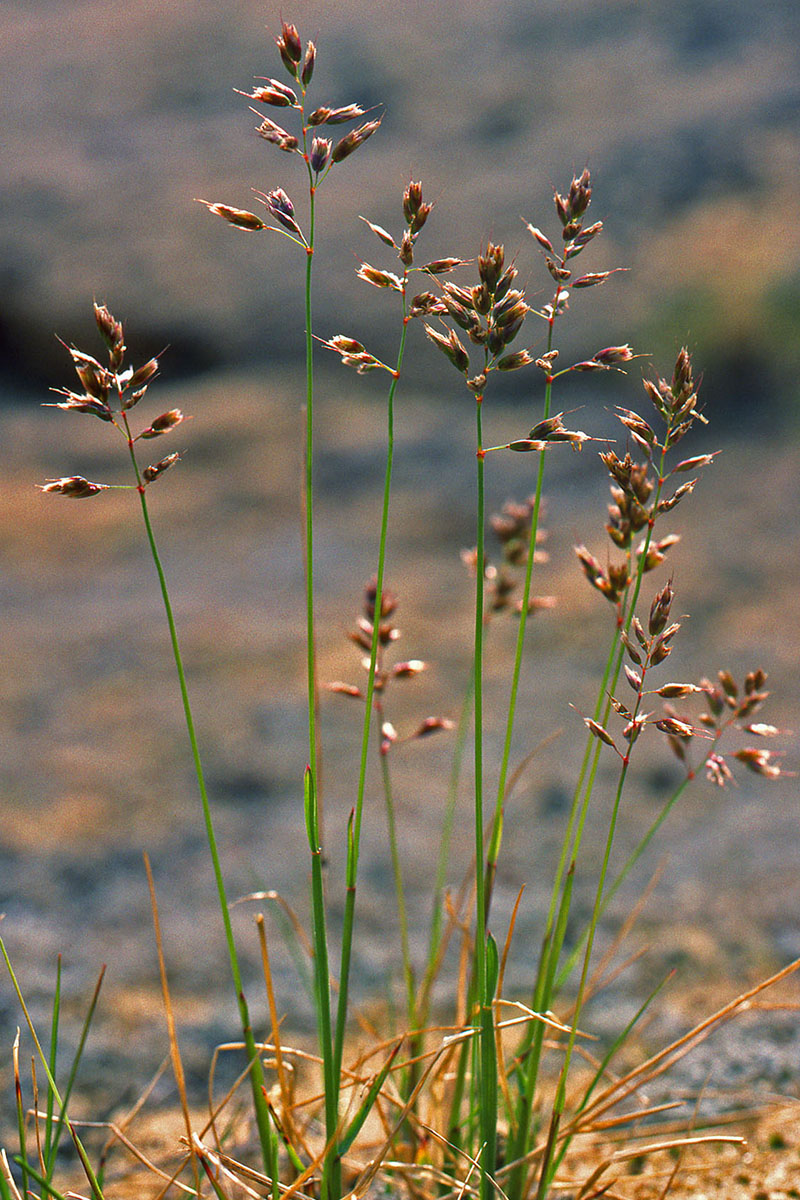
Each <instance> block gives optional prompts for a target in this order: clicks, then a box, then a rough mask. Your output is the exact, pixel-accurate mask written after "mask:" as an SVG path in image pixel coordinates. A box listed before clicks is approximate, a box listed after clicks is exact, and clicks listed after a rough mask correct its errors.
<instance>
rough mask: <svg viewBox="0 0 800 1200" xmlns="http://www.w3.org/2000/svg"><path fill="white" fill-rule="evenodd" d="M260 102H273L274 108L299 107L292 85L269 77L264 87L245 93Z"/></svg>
mask: <svg viewBox="0 0 800 1200" xmlns="http://www.w3.org/2000/svg"><path fill="white" fill-rule="evenodd" d="M245 94H246V95H248V96H249V97H250V99H251V100H258V101H259V103H260V104H271V105H272V107H273V108H297V106H298V105H297V96H296V95H295V93H294V92H293V91H292V89H291V88H290V87H287V86H286V84H285V83H281V82H280V81H279V80H278V79H268V80H267V81H266V84H265V85H264V86H262V87H257V88H253V90H252V92H247V93H245Z"/></svg>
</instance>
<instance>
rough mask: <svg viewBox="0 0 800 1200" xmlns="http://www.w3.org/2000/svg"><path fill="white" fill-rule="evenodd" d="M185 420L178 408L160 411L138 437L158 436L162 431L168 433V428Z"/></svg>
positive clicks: (172, 427)
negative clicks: (158, 415)
mask: <svg viewBox="0 0 800 1200" xmlns="http://www.w3.org/2000/svg"><path fill="white" fill-rule="evenodd" d="M185 420H186V418H185V417H184V415H183V413H182V412H181V410H180V409H179V408H171V409H170V410H169V412H165V413H162V414H161V416H160V417H156V419H155V421H153V423H152V425H149V426H148V427H147V429H143V430H142V432H141V433H140V434H139V437H140V438H154V437H160V436H161V434H162V433H169V431H170V429H174V428H175V426H176V425H180V424H181V422H182V421H185Z"/></svg>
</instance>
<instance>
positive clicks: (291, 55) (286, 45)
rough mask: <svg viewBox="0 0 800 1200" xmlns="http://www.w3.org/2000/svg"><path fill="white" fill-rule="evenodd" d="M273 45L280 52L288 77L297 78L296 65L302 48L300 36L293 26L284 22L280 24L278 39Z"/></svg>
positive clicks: (301, 53)
mask: <svg viewBox="0 0 800 1200" xmlns="http://www.w3.org/2000/svg"><path fill="white" fill-rule="evenodd" d="M275 44H276V46H277V47H278V50H279V51H280V55H281V58H282V60H283V65H284V66H285V67H286V70H287V71H288V72H289V74H290V75H292V76H294V78H295V79H296V78H297V64H298V63H299V62H300V59H301V58H302V57H303V46H302V43H301V41H300V34H299V33H298V32H297V29H296V27H295V26H294V25H288V24H287V23H286V22H285V21H284V22H282V24H281V33H280V37H277V38H276V39H275Z"/></svg>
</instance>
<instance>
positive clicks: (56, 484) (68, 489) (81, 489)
mask: <svg viewBox="0 0 800 1200" xmlns="http://www.w3.org/2000/svg"><path fill="white" fill-rule="evenodd" d="M108 486H109V485H108V484H107V483H90V482H89V480H88V479H84V478H83V476H82V475H67V476H65V477H64V478H63V479H48V480H47V482H46V483H40V484H39V485H38V487H39V490H40V491H42V492H57V493H58V494H59V495H61V496H68V497H69V498H70V500H83V499H85V497H87V496H96V495H97V493H98V492H104V491H107V490H108Z"/></svg>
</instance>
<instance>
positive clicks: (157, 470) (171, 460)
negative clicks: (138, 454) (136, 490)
mask: <svg viewBox="0 0 800 1200" xmlns="http://www.w3.org/2000/svg"><path fill="white" fill-rule="evenodd" d="M179 458H180V454H178V452H177V451H175V453H174V454H168V455H167V457H166V458H162V459H161V460H160V462H157V463H153V464H152V465H151V466H149V467H145V469H144V470H143V471H142V477H143V479H144V480H145V482H146V483H152V482H153V480H154V479H158V477H159V475H163V473H164V471H167V470H169V468H170V467H171V466H173V465H174V464H175V463H176V462H177V461H178V459H179Z"/></svg>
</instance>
